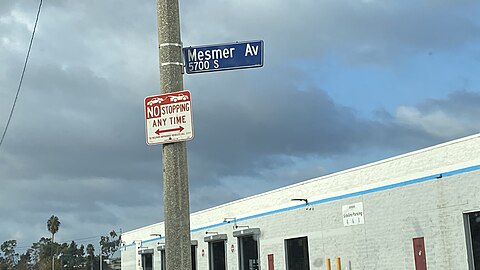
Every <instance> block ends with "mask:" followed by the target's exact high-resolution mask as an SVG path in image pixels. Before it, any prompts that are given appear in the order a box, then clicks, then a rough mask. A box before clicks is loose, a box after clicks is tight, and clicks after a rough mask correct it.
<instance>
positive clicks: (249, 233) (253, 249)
mask: <svg viewBox="0 0 480 270" xmlns="http://www.w3.org/2000/svg"><path fill="white" fill-rule="evenodd" d="M233 236H234V237H237V238H238V261H239V264H238V266H239V267H238V269H239V270H258V269H259V268H260V267H259V255H258V253H259V252H258V246H259V245H258V239H259V236H260V229H259V228H248V229H241V230H238V231H234V232H233Z"/></svg>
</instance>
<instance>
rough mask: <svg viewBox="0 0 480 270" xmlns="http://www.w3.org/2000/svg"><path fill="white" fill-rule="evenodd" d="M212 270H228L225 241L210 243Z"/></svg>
mask: <svg viewBox="0 0 480 270" xmlns="http://www.w3.org/2000/svg"><path fill="white" fill-rule="evenodd" d="M208 249H209V252H208V253H209V254H210V258H209V259H210V270H226V269H227V266H226V257H225V241H217V242H210V243H208Z"/></svg>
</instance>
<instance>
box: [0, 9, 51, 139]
mask: <svg viewBox="0 0 480 270" xmlns="http://www.w3.org/2000/svg"><path fill="white" fill-rule="evenodd" d="M42 3H43V0H40V4H39V5H38V11H37V17H36V19H35V25H34V26H33V32H32V37H31V38H30V45H29V46H28V51H27V56H26V57H25V63H24V64H23V70H22V76H21V77H20V82H19V83H18V88H17V94H16V95H15V99H14V100H13V105H12V109H11V110H10V115H9V116H8V120H7V124H6V125H5V129H4V130H3V134H2V139H0V147H2V143H3V140H4V139H5V135H6V134H7V130H8V126H9V125H10V121H11V120H12V115H13V111H14V110H15V105H16V104H17V99H18V94H19V93H20V89H21V88H22V82H23V77H24V76H25V70H26V69H27V63H28V58H30V51H31V50H32V44H33V38H34V37H35V31H36V30H37V23H38V17H39V16H40V10H41V9H42Z"/></svg>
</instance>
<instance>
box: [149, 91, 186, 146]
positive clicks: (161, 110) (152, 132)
mask: <svg viewBox="0 0 480 270" xmlns="http://www.w3.org/2000/svg"><path fill="white" fill-rule="evenodd" d="M144 106H145V130H146V135H147V144H149V145H151V144H163V143H172V142H181V141H188V140H191V139H193V124H192V122H193V119H192V106H191V98H190V91H188V90H185V91H180V92H174V93H168V94H162V95H155V96H148V97H146V98H145V102H144Z"/></svg>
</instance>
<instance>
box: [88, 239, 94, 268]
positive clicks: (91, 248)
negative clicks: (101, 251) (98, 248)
mask: <svg viewBox="0 0 480 270" xmlns="http://www.w3.org/2000/svg"><path fill="white" fill-rule="evenodd" d="M87 256H88V261H87V269H90V270H93V262H94V259H95V247H94V246H93V245H92V244H88V245H87Z"/></svg>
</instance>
